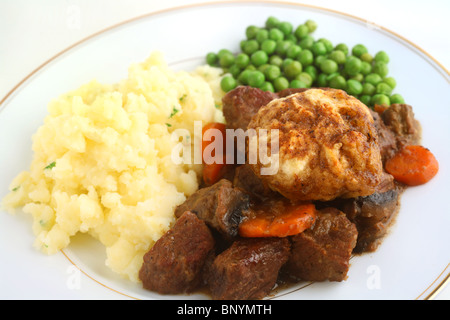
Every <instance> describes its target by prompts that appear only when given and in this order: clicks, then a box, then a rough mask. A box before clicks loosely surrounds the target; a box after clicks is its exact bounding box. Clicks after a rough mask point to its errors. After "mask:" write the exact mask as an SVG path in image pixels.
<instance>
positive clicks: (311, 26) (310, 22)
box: [305, 20, 317, 33]
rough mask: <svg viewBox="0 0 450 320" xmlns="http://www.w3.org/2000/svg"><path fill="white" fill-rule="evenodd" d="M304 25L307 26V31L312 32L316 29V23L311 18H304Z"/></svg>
mask: <svg viewBox="0 0 450 320" xmlns="http://www.w3.org/2000/svg"><path fill="white" fill-rule="evenodd" d="M305 25H306V26H307V27H308V29H309V33H312V32H314V31H316V29H317V23H316V22H315V21H313V20H306V22H305Z"/></svg>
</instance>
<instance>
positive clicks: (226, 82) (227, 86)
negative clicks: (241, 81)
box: [220, 76, 237, 92]
mask: <svg viewBox="0 0 450 320" xmlns="http://www.w3.org/2000/svg"><path fill="white" fill-rule="evenodd" d="M236 86H237V82H236V79H234V78H233V77H232V76H225V77H223V78H222V80H221V81H220V87H221V88H222V90H223V91H225V92H228V91H230V90H233V89H234V88H236Z"/></svg>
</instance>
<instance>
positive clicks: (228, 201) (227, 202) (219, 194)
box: [175, 179, 250, 238]
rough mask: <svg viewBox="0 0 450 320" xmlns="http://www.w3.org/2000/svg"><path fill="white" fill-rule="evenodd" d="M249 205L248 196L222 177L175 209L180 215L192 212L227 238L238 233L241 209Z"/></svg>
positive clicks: (177, 214) (176, 213)
mask: <svg viewBox="0 0 450 320" xmlns="http://www.w3.org/2000/svg"><path fill="white" fill-rule="evenodd" d="M249 206H250V196H249V195H248V194H247V193H246V192H244V191H242V190H241V189H239V188H235V187H233V184H232V183H231V181H229V180H226V179H222V180H220V181H219V182H217V183H215V184H213V185H212V186H210V187H206V188H202V189H199V190H197V191H196V192H194V193H193V194H192V195H191V196H189V197H188V198H187V199H186V201H185V202H184V203H182V204H181V205H179V206H178V207H177V208H176V209H175V216H176V217H180V216H181V215H182V214H183V213H184V212H185V211H191V212H194V213H195V214H196V215H197V216H198V217H199V218H200V219H201V220H203V221H205V222H206V224H207V225H208V226H210V227H212V228H214V229H216V230H217V231H218V232H220V233H221V234H222V235H224V236H225V237H227V238H233V237H235V236H237V234H238V226H239V223H240V222H241V219H242V215H243V211H245V210H247V209H248V208H249Z"/></svg>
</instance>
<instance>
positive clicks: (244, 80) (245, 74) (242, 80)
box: [237, 69, 252, 85]
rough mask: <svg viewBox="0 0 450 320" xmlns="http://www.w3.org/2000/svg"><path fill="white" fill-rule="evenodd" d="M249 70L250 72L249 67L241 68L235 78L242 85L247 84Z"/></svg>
mask: <svg viewBox="0 0 450 320" xmlns="http://www.w3.org/2000/svg"><path fill="white" fill-rule="evenodd" d="M251 72H252V70H249V69H245V70H243V71H242V72H241V74H240V75H239V76H238V78H237V80H238V82H240V83H242V84H244V85H248V77H249V75H250V73H251Z"/></svg>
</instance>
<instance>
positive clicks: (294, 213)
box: [239, 203, 316, 238]
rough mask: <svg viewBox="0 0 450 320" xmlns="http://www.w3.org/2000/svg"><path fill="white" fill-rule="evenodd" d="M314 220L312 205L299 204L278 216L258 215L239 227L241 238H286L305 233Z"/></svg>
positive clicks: (314, 211)
mask: <svg viewBox="0 0 450 320" xmlns="http://www.w3.org/2000/svg"><path fill="white" fill-rule="evenodd" d="M315 220H316V209H315V206H314V205H313V204H310V203H309V204H301V205H297V206H293V207H291V208H289V209H288V210H287V211H286V212H283V213H280V214H276V215H274V214H259V215H256V216H254V217H251V218H248V219H247V220H244V221H243V222H242V223H241V224H240V225H239V235H240V236H241V237H248V238H257V237H287V236H292V235H295V234H298V233H301V232H303V231H305V230H306V229H308V228H310V227H311V226H312V225H313V224H314V222H315Z"/></svg>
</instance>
